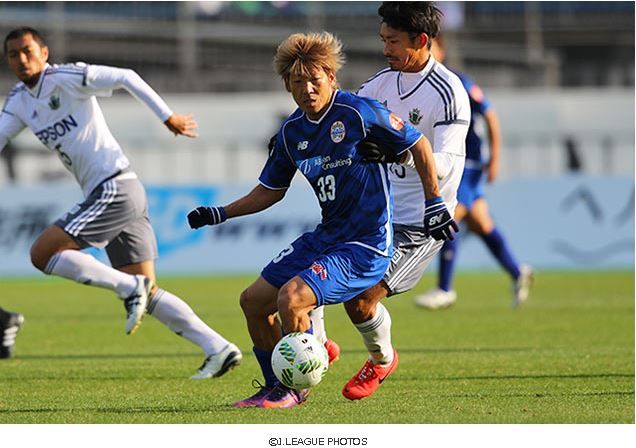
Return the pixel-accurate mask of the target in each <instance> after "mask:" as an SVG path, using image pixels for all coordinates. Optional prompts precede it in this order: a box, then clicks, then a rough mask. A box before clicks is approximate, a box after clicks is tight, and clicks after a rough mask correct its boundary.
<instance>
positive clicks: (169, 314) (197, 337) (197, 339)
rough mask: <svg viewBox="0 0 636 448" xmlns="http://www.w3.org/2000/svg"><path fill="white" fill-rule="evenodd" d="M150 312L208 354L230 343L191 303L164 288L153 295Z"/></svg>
mask: <svg viewBox="0 0 636 448" xmlns="http://www.w3.org/2000/svg"><path fill="white" fill-rule="evenodd" d="M148 314H151V315H153V316H154V317H156V318H157V320H159V321H160V322H161V323H163V324H164V325H166V326H167V327H168V328H170V329H171V330H172V331H174V332H175V333H177V334H178V335H179V336H183V337H184V338H186V339H187V340H188V341H190V342H192V343H194V344H196V345H198V346H199V347H201V348H202V349H203V351H204V352H205V354H206V355H208V356H209V355H215V354H217V353H219V352H220V351H221V350H223V349H224V348H225V347H227V345H228V344H229V343H230V342H229V341H228V340H227V339H225V338H224V337H223V336H221V335H220V334H218V333H217V332H216V331H214V330H213V329H211V328H210V327H208V326H207V325H206V324H205V322H203V321H202V320H201V319H200V318H199V316H197V315H196V314H195V313H194V311H193V310H192V308H190V305H188V304H187V303H185V302H184V301H183V300H181V299H180V298H179V297H177V296H175V295H174V294H171V293H169V292H168V291H164V290H163V289H157V292H156V293H155V295H154V296H153V297H152V300H151V301H150V304H149V305H148Z"/></svg>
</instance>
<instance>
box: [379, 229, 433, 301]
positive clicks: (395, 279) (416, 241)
mask: <svg viewBox="0 0 636 448" xmlns="http://www.w3.org/2000/svg"><path fill="white" fill-rule="evenodd" d="M443 244H444V241H437V240H435V239H434V238H432V237H428V238H427V237H426V236H425V235H424V228H422V227H414V226H405V225H402V224H394V225H393V256H392V257H391V264H390V265H389V268H388V269H387V271H386V273H385V274H384V278H383V279H382V280H383V281H384V283H386V285H387V286H388V288H389V296H392V295H395V294H401V293H403V292H406V291H408V290H410V289H412V288H413V287H414V286H415V285H417V282H419V281H420V278H422V275H424V271H425V270H426V268H427V267H428V265H429V264H431V260H433V258H434V257H435V255H437V253H438V252H439V250H440V249H441V248H442V245H443Z"/></svg>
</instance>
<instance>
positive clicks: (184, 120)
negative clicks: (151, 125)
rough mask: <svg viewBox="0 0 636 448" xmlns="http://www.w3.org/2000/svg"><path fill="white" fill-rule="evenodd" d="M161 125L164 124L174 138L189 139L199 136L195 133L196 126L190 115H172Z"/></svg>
mask: <svg viewBox="0 0 636 448" xmlns="http://www.w3.org/2000/svg"><path fill="white" fill-rule="evenodd" d="M163 124H165V125H166V127H167V128H168V129H169V130H170V132H172V133H173V134H174V135H175V136H178V135H183V136H184V137H190V138H197V137H198V136H199V134H197V133H196V132H195V129H197V127H198V124H197V122H196V121H195V119H194V117H193V116H192V114H188V115H181V114H172V115H170V117H169V118H168V119H167V120H166V121H164V122H163Z"/></svg>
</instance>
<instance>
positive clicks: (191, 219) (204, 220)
mask: <svg viewBox="0 0 636 448" xmlns="http://www.w3.org/2000/svg"><path fill="white" fill-rule="evenodd" d="M226 219H227V214H226V213H225V209H224V208H223V207H197V208H195V209H194V210H190V213H188V224H189V225H190V228H192V229H198V228H199V227H203V226H213V225H216V224H221V223H222V222H223V221H225V220H226Z"/></svg>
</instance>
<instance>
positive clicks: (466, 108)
mask: <svg viewBox="0 0 636 448" xmlns="http://www.w3.org/2000/svg"><path fill="white" fill-rule="evenodd" d="M378 13H379V15H380V16H381V17H382V24H381V28H380V38H381V39H382V42H383V43H384V50H383V54H384V56H385V57H386V58H387V61H388V63H389V68H387V69H384V70H382V71H380V72H379V73H377V74H376V75H375V76H373V77H371V78H370V79H369V80H367V81H366V82H365V83H364V84H363V85H362V86H361V87H360V89H359V91H358V94H359V95H360V96H368V97H371V98H374V99H376V100H378V101H380V102H381V103H384V104H385V105H386V106H387V108H388V109H389V110H391V111H392V112H393V113H395V114H397V115H398V116H400V117H401V118H402V119H403V120H405V121H407V120H408V122H409V124H411V125H412V126H414V127H415V128H416V129H418V130H419V131H420V132H422V134H424V135H425V136H426V137H427V138H428V139H429V140H430V141H431V143H432V145H433V157H434V160H435V165H436V167H437V175H438V179H439V189H440V193H441V197H439V198H436V201H429V200H425V193H424V191H423V189H422V184H421V182H420V181H419V177H418V175H417V172H416V171H415V170H414V169H413V168H412V164H411V163H409V161H404V160H402V161H401V162H402V163H393V164H391V165H390V166H389V177H390V180H391V184H392V185H393V203H394V210H393V232H394V242H393V257H392V259H391V263H390V265H389V268H388V270H387V271H386V273H385V275H384V277H383V279H382V280H381V281H380V282H379V283H378V284H377V285H375V286H373V287H372V288H370V289H368V290H367V291H365V292H364V293H362V294H360V295H359V296H358V297H356V298H355V299H352V300H350V301H348V302H345V304H344V305H345V308H346V310H347V313H348V314H349V317H350V319H351V321H352V322H353V323H354V325H355V326H356V328H357V329H358V331H359V332H360V334H361V335H362V339H363V341H364V344H365V346H366V347H367V350H368V352H369V359H368V360H367V361H366V362H365V364H364V365H363V367H362V369H360V371H359V372H358V373H357V374H356V375H354V376H353V378H351V380H350V381H349V382H348V383H347V384H345V386H344V388H343V390H342V394H343V395H344V396H345V397H346V398H348V399H350V400H358V399H361V398H364V397H367V396H369V395H371V394H372V393H373V392H374V391H375V390H377V388H378V387H379V386H380V384H381V383H382V382H383V381H384V380H385V379H386V378H387V377H388V376H389V375H390V374H391V373H392V372H393V371H394V370H395V369H396V367H397V364H398V357H397V352H396V351H395V350H394V348H393V347H392V344H391V318H390V316H389V313H388V311H387V310H386V308H385V307H384V306H383V305H382V304H381V303H380V300H382V299H383V298H385V297H388V296H392V295H395V294H400V293H403V292H405V291H408V290H409V289H411V288H413V286H415V285H416V284H417V282H418V280H419V279H420V277H421V276H422V274H423V273H424V270H425V269H426V268H427V267H428V265H429V263H430V262H431V260H432V259H433V257H434V256H435V254H437V252H438V251H439V250H440V248H441V246H442V244H443V242H444V241H443V239H448V238H447V237H450V238H452V235H445V234H440V233H439V232H436V231H435V230H434V225H435V223H433V222H430V218H429V209H431V208H432V207H434V205H435V203H440V204H446V207H447V208H448V210H449V212H450V213H451V215H452V214H453V213H454V210H455V206H456V205H457V187H458V186H459V183H460V180H461V176H462V172H463V169H464V158H465V139H466V132H467V130H468V123H469V122H470V104H469V100H468V96H467V94H466V91H465V90H464V88H463V87H462V83H461V81H460V80H459V78H458V77H457V76H456V75H455V74H453V73H452V72H450V71H449V70H448V69H446V67H444V66H443V65H442V64H440V63H439V62H437V61H436V60H435V59H434V58H433V56H432V55H431V53H430V45H431V40H432V39H433V38H434V37H435V36H436V35H437V34H438V33H439V31H440V19H441V12H440V11H439V9H437V8H436V7H435V5H434V4H433V3H432V2H384V3H382V5H381V6H380V8H379V10H378ZM380 146H381V145H380ZM376 147H377V146H376ZM425 220H426V221H429V222H428V224H429V232H428V235H427V232H425V228H424V222H425ZM455 230H457V229H456V228H455ZM312 323H313V324H314V325H316V322H315V321H313V320H312Z"/></svg>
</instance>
